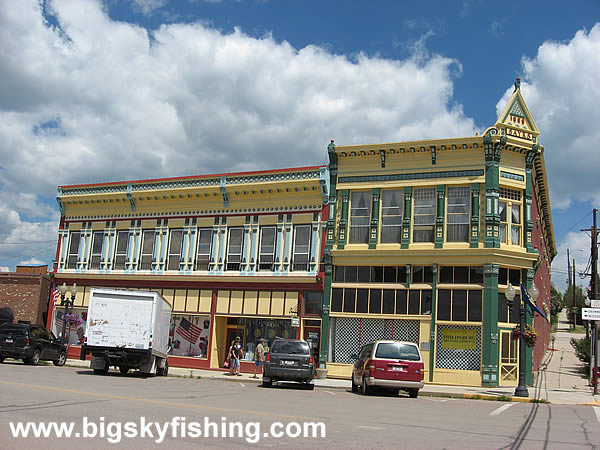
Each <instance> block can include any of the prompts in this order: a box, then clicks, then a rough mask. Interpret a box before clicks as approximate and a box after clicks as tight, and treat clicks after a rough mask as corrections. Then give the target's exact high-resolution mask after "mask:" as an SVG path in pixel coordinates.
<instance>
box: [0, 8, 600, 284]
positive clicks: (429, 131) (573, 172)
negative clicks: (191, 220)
mask: <svg viewBox="0 0 600 450" xmlns="http://www.w3.org/2000/svg"><path fill="white" fill-rule="evenodd" d="M16 5H17V3H8V2H4V3H2V6H0V79H2V80H4V81H3V82H2V83H0V161H1V162H0V270H14V266H15V265H16V264H19V263H38V262H42V263H46V262H50V261H51V260H52V257H53V252H54V248H55V244H54V243H53V241H54V240H55V239H56V228H57V224H58V217H59V216H58V212H57V207H56V202H55V199H54V197H55V189H56V185H59V184H75V183H91V182H102V181H110V180H120V179H132V178H148V177H161V176H178V175H190V174H195V173H211V172H223V171H232V170H254V169H256V170H258V169H267V168H273V167H285V166H293V165H304V164H321V163H324V162H326V155H325V147H326V145H327V142H329V139H331V138H335V139H336V142H338V143H340V144H355V143H369V142H390V141H398V140H407V139H419V138H441V137H453V136H466V135H472V134H473V133H474V132H477V131H482V130H483V129H485V128H486V127H488V126H490V125H492V124H494V123H495V121H496V118H497V114H498V113H499V110H501V109H502V107H503V106H504V102H505V101H506V96H507V95H508V93H509V92H510V91H511V88H512V84H513V83H514V79H515V77H517V76H520V77H521V79H522V80H523V84H522V92H523V94H524V96H525V100H526V101H527V103H528V105H529V107H530V110H531V111H532V114H533V116H534V119H535V120H536V122H537V125H538V128H540V131H541V136H540V142H541V143H542V144H543V145H544V146H545V148H546V153H545V155H546V163H547V166H548V173H549V182H550V191H551V200H552V206H553V217H554V226H555V234H556V240H557V243H558V247H559V251H560V253H559V255H558V256H557V258H556V260H555V263H554V265H553V271H554V274H553V281H554V282H555V283H556V284H557V285H558V287H559V288H561V289H562V288H564V279H565V277H564V271H565V266H566V256H564V252H565V251H566V248H572V249H575V250H577V251H575V256H576V258H577V265H578V267H580V268H582V269H583V268H585V267H584V266H585V264H586V262H587V260H588V256H589V247H590V244H589V238H587V236H585V234H583V233H580V232H579V229H580V228H584V227H588V226H589V225H590V224H591V214H590V213H591V208H592V207H593V206H596V207H598V206H600V188H599V187H598V186H597V185H596V184H597V183H595V182H594V181H595V178H594V177H595V176H596V174H597V173H598V169H600V159H599V158H597V157H596V154H595V150H594V145H595V143H596V142H598V138H600V134H599V133H600V131H599V130H598V127H597V124H598V123H600V114H599V112H598V108H597V105H598V104H599V103H600V75H599V74H600V56H599V55H600V24H597V22H598V21H599V20H600V4H599V3H598V2H597V1H577V2H572V3H571V4H570V5H569V6H570V7H569V9H568V11H567V8H566V7H565V3H564V2H548V1H546V2H541V1H527V2H525V1H505V2H501V3H498V2H488V1H483V0H482V1H423V2H398V1H383V0H381V1H370V2H362V1H319V2H317V1H308V0H305V1H283V0H280V1H274V0H238V1H231V0H221V1H219V0H210V1H205V0H177V1H169V2H167V1H164V0H136V1H131V2H125V1H118V0H106V1H103V2H102V1H99V0H98V1H93V0H90V1H77V0H56V1H44V2H41V3H40V2H37V1H35V0H31V1H22V2H19V3H18V5H19V6H16ZM282 143H284V144H285V145H282ZM573 180H577V181H573ZM578 249H582V250H583V251H579V250H578ZM582 283H583V282H582Z"/></svg>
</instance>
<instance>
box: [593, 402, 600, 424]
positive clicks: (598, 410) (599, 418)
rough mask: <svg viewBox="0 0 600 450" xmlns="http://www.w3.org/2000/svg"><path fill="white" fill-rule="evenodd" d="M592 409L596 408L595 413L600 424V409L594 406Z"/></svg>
mask: <svg viewBox="0 0 600 450" xmlns="http://www.w3.org/2000/svg"><path fill="white" fill-rule="evenodd" d="M592 408H594V412H595V413H596V419H598V422H600V407H598V406H592Z"/></svg>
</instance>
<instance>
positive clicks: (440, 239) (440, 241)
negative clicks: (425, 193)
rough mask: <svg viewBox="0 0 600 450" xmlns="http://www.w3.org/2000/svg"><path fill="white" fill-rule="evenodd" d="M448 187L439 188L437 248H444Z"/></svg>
mask: <svg viewBox="0 0 600 450" xmlns="http://www.w3.org/2000/svg"><path fill="white" fill-rule="evenodd" d="M445 200H446V186H445V185H444V184H438V186H437V216H436V219H435V248H442V247H443V246H444V222H445V220H444V219H445V209H446V208H445V205H446V201H445Z"/></svg>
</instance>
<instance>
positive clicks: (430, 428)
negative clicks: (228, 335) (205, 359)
mask: <svg viewBox="0 0 600 450" xmlns="http://www.w3.org/2000/svg"><path fill="white" fill-rule="evenodd" d="M0 399H1V400H0V415H1V417H2V418H1V421H2V426H1V428H0V442H2V448H31V447H32V446H34V445H35V446H37V445H40V441H41V439H34V438H31V437H30V438H28V439H27V440H23V439H14V438H12V437H11V434H10V433H11V432H10V427H9V422H13V423H14V422H17V421H35V422H37V421H51V420H54V421H67V422H71V421H73V422H75V424H76V425H75V428H74V430H75V431H81V430H82V417H84V416H86V417H87V419H88V421H93V422H95V424H96V425H98V426H100V425H99V424H102V423H104V424H108V423H109V422H114V421H121V422H123V423H125V422H136V423H139V422H140V420H141V419H140V418H141V417H145V420H146V422H149V421H159V422H170V421H171V420H172V418H173V417H176V416H181V417H185V420H186V423H189V422H192V421H197V422H199V423H200V424H203V421H204V420H205V419H204V418H205V417H208V419H209V420H210V421H212V422H215V423H216V424H217V425H218V426H219V427H221V423H222V422H223V420H224V419H222V418H226V420H228V421H240V422H242V423H243V424H246V423H248V422H260V426H261V428H260V441H259V442H258V443H256V444H253V445H258V446H261V447H271V446H277V447H279V446H288V447H299V446H309V447H317V446H319V447H339V448H342V447H344V448H348V447H371V448H373V447H401V448H402V447H405V448H415V447H419V448H561V449H564V448H593V444H596V445H597V444H598V443H600V423H599V420H600V408H598V407H592V406H577V405H548V404H538V403H505V402H492V401H482V400H463V399H450V398H427V397H420V398H418V399H410V398H408V397H407V396H403V395H401V396H399V397H397V398H394V397H391V396H388V395H385V394H383V395H377V396H373V397H363V396H361V395H358V394H353V393H351V392H348V391H346V390H342V389H326V388H317V389H315V390H314V391H307V390H304V389H301V388H298V387H296V386H295V385H285V386H282V387H277V388H272V389H264V388H262V387H259V386H257V385H256V384H251V383H248V382H245V380H241V381H237V380H236V381H224V380H212V379H211V380H207V379H196V378H176V377H168V378H162V377H161V378H141V377H139V376H137V375H128V376H122V375H120V374H118V373H117V372H111V374H110V375H108V376H97V375H93V374H92V372H91V371H90V370H89V369H82V368H72V367H63V368H57V367H54V366H38V367H32V366H26V365H23V364H21V363H5V364H3V365H1V366H0ZM101 418H103V419H101ZM315 421H322V422H323V423H325V425H326V432H327V435H326V438H325V439H322V438H306V439H304V438H297V439H292V438H286V437H283V438H280V439H277V438H274V437H264V433H265V432H266V431H267V430H268V429H269V427H270V425H271V424H272V423H273V422H282V423H283V424H284V425H285V424H287V423H289V422H299V423H302V422H315ZM219 429H220V428H219ZM107 430H108V428H107ZM112 430H113V431H112V432H113V433H114V430H115V429H114V428H113V429H112ZM255 430H256V429H254V428H253V429H252V430H251V431H252V432H254V431H255ZM294 430H295V428H294ZM168 433H169V436H167V437H166V438H165V439H164V442H163V443H162V446H168V447H169V448H171V447H192V446H197V445H198V444H200V445H202V446H210V447H236V446H237V447H240V446H248V445H251V444H250V443H249V442H248V440H247V439H246V438H244V437H241V438H235V439H221V438H209V439H204V438H198V439H193V438H190V437H187V438H182V437H179V438H173V437H171V436H170V434H171V430H170V429H169V431H168ZM108 434H109V433H108V431H107V433H106V436H108ZM113 436H114V434H113ZM153 436H154V437H153V438H150V437H148V436H147V437H146V438H144V439H143V440H141V439H140V438H138V439H132V438H125V437H123V438H122V439H121V442H120V444H119V447H123V448H133V447H140V445H144V446H147V445H157V444H155V439H157V433H154V435H153ZM82 445H85V446H88V447H91V448H109V447H111V448H114V447H115V445H114V444H110V443H109V442H108V441H107V439H106V437H105V438H100V437H96V438H94V439H89V438H88V439H83V438H79V439H76V438H72V439H64V438H63V439H58V438H48V439H44V440H43V446H44V447H45V448H61V447H66V448H75V447H78V448H80V447H81V446H82Z"/></svg>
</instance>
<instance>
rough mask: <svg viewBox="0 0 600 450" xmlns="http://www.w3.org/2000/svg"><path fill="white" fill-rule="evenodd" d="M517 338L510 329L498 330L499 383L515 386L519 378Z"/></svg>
mask: <svg viewBox="0 0 600 450" xmlns="http://www.w3.org/2000/svg"><path fill="white" fill-rule="evenodd" d="M518 350H519V344H518V341H517V340H514V339H512V335H511V332H510V331H501V332H500V385H501V386H516V385H517V381H518V379H519V369H518V366H519V364H518V359H519V358H518Z"/></svg>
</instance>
